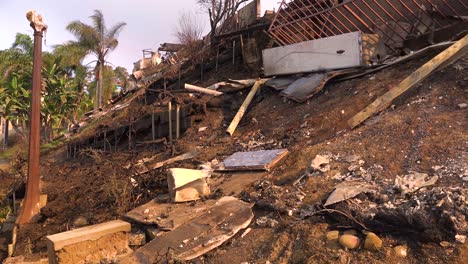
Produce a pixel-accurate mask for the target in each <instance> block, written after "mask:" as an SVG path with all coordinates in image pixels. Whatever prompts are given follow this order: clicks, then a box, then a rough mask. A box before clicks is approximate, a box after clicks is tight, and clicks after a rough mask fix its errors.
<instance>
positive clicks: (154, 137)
mask: <svg viewBox="0 0 468 264" xmlns="http://www.w3.org/2000/svg"><path fill="white" fill-rule="evenodd" d="M151 135H152V137H151V138H152V139H153V140H155V139H156V127H155V126H154V113H152V114H151Z"/></svg>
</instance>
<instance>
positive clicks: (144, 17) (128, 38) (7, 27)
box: [0, 0, 280, 71]
mask: <svg viewBox="0 0 468 264" xmlns="http://www.w3.org/2000/svg"><path fill="white" fill-rule="evenodd" d="M195 2H196V1H195V0H0V50H3V49H7V48H9V47H10V46H11V44H12V43H13V41H14V38H15V35H16V33H17V32H21V33H26V34H30V35H32V33H33V30H32V28H30V27H29V22H28V21H27V20H26V12H27V11H28V10H31V9H33V10H36V12H37V13H39V14H42V17H43V19H44V21H45V23H46V24H47V25H48V26H49V29H48V31H47V34H46V45H45V46H43V49H44V50H51V48H52V46H53V45H56V44H61V43H63V42H65V41H67V40H72V39H74V37H73V35H71V34H70V33H69V32H68V31H67V30H66V29H65V27H66V25H67V24H68V23H69V22H70V21H73V20H76V19H78V20H81V21H82V22H84V23H87V24H91V20H90V18H89V16H91V15H92V14H93V12H94V10H95V9H99V10H101V11H102V12H103V14H104V18H105V20H106V25H107V27H110V26H112V25H114V24H115V23H117V22H126V23H127V26H126V27H125V28H124V30H123V31H122V32H121V33H120V35H119V46H118V47H117V49H116V50H114V51H113V52H112V53H111V55H110V56H109V57H108V60H109V61H110V62H111V63H112V64H114V65H115V66H123V67H125V68H127V70H129V71H131V70H132V69H133V63H134V62H136V61H137V60H139V59H141V57H142V50H143V49H149V48H152V49H153V50H157V48H158V47H159V44H160V43H164V42H173V41H175V38H174V36H173V34H174V31H175V27H176V24H177V18H178V15H179V14H180V13H181V12H183V11H184V10H186V11H187V10H191V11H194V12H196V13H197V15H198V16H200V19H201V21H203V22H204V23H206V26H205V31H206V32H208V31H209V21H208V15H207V14H206V13H204V12H203V10H201V9H200V8H199V6H198V5H196V4H195ZM279 2H280V0H262V15H263V12H264V11H265V10H266V9H269V10H272V9H278V6H279Z"/></svg>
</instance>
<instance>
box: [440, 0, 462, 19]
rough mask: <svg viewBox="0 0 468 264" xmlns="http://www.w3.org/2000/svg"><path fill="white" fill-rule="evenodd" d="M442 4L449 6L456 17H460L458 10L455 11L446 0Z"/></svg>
mask: <svg viewBox="0 0 468 264" xmlns="http://www.w3.org/2000/svg"><path fill="white" fill-rule="evenodd" d="M442 2H443V3H444V4H445V6H447V7H448V8H449V9H450V10H451V11H452V12H454V13H455V15H457V16H460V13H458V12H457V10H455V9H453V8H452V6H451V5H449V4H447V2H446V1H445V0H442Z"/></svg>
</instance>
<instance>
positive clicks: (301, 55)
mask: <svg viewBox="0 0 468 264" xmlns="http://www.w3.org/2000/svg"><path fill="white" fill-rule="evenodd" d="M360 43H361V33H360V32H351V33H346V34H342V35H337V36H332V37H328V38H322V39H315V40H310V41H305V42H300V43H296V44H292V45H288V46H283V47H277V48H272V49H265V50H263V66H264V69H265V75H266V76H272V75H283V74H294V73H303V72H314V71H322V70H336V69H343V68H350V67H357V66H363V65H362V56H361V44H360Z"/></svg>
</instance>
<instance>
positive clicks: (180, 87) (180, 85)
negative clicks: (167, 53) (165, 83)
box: [179, 67, 182, 90]
mask: <svg viewBox="0 0 468 264" xmlns="http://www.w3.org/2000/svg"><path fill="white" fill-rule="evenodd" d="M180 89H182V84H181V83H180V67H179V90H180Z"/></svg>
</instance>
